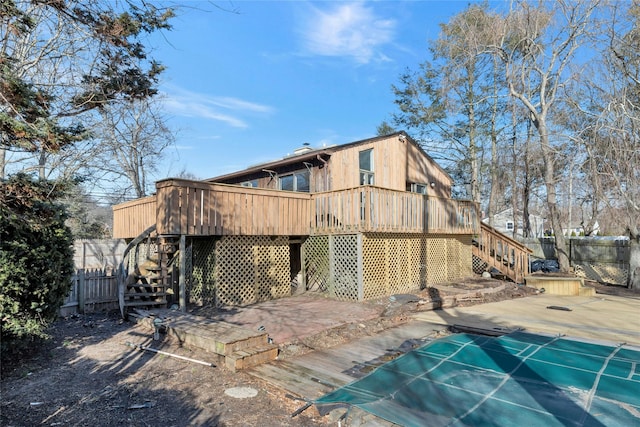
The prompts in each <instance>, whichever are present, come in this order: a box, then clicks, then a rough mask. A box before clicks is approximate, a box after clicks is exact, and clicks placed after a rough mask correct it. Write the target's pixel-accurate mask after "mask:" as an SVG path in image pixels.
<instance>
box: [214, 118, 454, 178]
mask: <svg viewBox="0 0 640 427" xmlns="http://www.w3.org/2000/svg"><path fill="white" fill-rule="evenodd" d="M394 136H397V137H399V136H404V137H405V138H406V139H407V140H408V141H409V142H410V143H411V144H413V145H414V146H415V147H416V148H417V149H418V150H420V152H421V153H422V154H423V155H424V156H425V157H427V158H428V159H429V160H430V161H431V162H432V163H433V164H434V165H435V166H436V167H437V168H438V169H439V170H440V171H441V172H442V173H443V174H444V175H445V176H446V177H447V178H449V179H450V180H451V182H452V183H453V178H452V177H451V175H449V173H448V172H447V171H446V170H444V169H443V168H442V166H440V165H439V164H438V163H437V162H436V161H435V160H433V158H432V157H431V156H430V155H428V154H427V152H426V151H424V149H423V148H422V147H421V146H420V144H418V143H417V142H416V141H415V140H414V139H413V138H411V136H409V135H408V134H407V133H406V132H405V131H403V130H402V131H398V132H394V133H390V134H388V135H379V136H374V137H371V138H367V139H361V140H359V141H354V142H347V143H345V144H341V145H334V146H332V147H323V148H319V149H315V150H313V149H312V150H311V151H307V152H306V153H304V154H299V155H292V156H289V157H285V158H283V159H280V160H274V161H270V162H266V163H262V164H259V165H255V166H251V167H248V168H246V169H243V170H240V171H236V172H231V173H228V174H225V175H219V176H215V177H213V178H208V179H205V180H204V181H207V182H215V181H221V180H226V179H231V178H236V177H238V176H242V175H248V174H251V173H257V172H262V170H263V169H271V168H278V167H282V166H287V165H290V164H294V163H298V162H301V161H305V160H310V159H315V158H316V157H317V156H318V155H324V156H327V157H331V154H333V153H334V152H336V151H340V150H344V149H347V148H351V147H355V146H358V145H364V144H369V143H372V142H376V141H380V140H383V139H389V138H391V137H394Z"/></svg>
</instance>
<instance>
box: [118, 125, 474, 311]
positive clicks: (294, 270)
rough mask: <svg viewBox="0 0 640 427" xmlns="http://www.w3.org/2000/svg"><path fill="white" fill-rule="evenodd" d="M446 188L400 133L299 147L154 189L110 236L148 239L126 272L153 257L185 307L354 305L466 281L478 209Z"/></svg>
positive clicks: (437, 170)
mask: <svg viewBox="0 0 640 427" xmlns="http://www.w3.org/2000/svg"><path fill="white" fill-rule="evenodd" d="M451 186H452V179H451V177H450V176H449V175H448V174H447V173H446V172H445V171H444V170H443V169H442V168H441V167H440V166H438V165H437V164H436V163H435V162H434V161H433V160H432V159H431V158H430V157H429V156H428V155H427V154H426V153H425V152H424V151H423V150H422V149H421V148H420V147H419V146H418V145H417V144H416V143H415V142H414V141H413V140H412V139H411V138H410V137H409V136H408V135H406V134H405V133H404V132H398V133H394V134H391V135H387V136H381V137H375V138H370V139H366V140H362V141H356V142H353V143H349V144H344V145H339V146H332V147H323V148H320V149H312V148H310V147H308V146H303V147H301V148H300V149H298V150H296V151H295V152H294V154H293V155H290V156H286V157H284V158H282V159H279V160H276V161H273V162H269V163H265V164H261V165H257V166H253V167H250V168H247V169H245V170H242V171H238V172H234V173H231V174H227V175H224V176H219V177H216V178H212V179H208V180H204V181H189V180H182V179H166V180H162V181H159V182H157V183H156V188H157V192H156V194H155V195H154V196H150V197H147V198H144V199H139V200H136V201H132V202H127V203H123V204H121V205H117V206H115V207H114V237H120V238H127V239H134V238H136V237H139V236H141V235H142V233H143V232H144V231H145V230H147V232H148V237H147V238H146V240H144V239H140V238H138V239H137V240H138V242H137V243H140V242H141V244H139V245H137V249H136V251H134V252H135V253H136V254H138V255H136V256H133V257H132V258H131V263H130V265H131V267H130V268H133V267H134V266H135V265H136V264H137V263H139V262H141V259H142V258H145V257H151V256H153V258H155V259H157V260H158V263H159V267H158V270H159V272H160V276H162V277H163V283H164V284H165V287H166V288H167V291H168V290H169V289H171V290H172V291H173V294H174V295H175V297H174V299H175V300H176V301H178V298H177V295H180V299H179V302H180V305H181V306H183V307H184V306H185V305H186V304H187V303H196V304H214V305H217V306H222V305H245V304H251V303H255V302H259V301H265V300H270V299H276V298H282V297H286V296H289V295H291V294H292V293H294V292H296V291H302V290H304V291H307V290H309V291H318V292H322V293H324V294H326V295H328V296H330V297H333V298H336V299H340V300H354V301H361V300H366V299H371V298H377V297H381V296H385V295H391V294H394V293H401V292H410V291H412V290H416V289H420V288H424V287H425V286H428V285H429V284H433V283H440V282H446V281H450V280H454V279H456V278H460V277H464V276H467V275H470V274H471V273H472V236H473V234H474V233H477V232H478V230H479V227H480V226H479V221H478V216H477V212H478V209H477V206H476V205H475V204H473V203H472V202H468V201H459V200H453V199H451ZM150 226H155V227H154V229H149V227H150ZM145 242H146V243H145ZM170 293H171V292H169V294H170ZM160 301H161V302H162V300H160Z"/></svg>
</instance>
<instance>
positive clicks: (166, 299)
mask: <svg viewBox="0 0 640 427" xmlns="http://www.w3.org/2000/svg"><path fill="white" fill-rule="evenodd" d="M154 232H155V226H153V227H150V228H148V229H147V230H145V232H144V233H142V234H141V235H140V236H138V237H137V238H136V239H134V240H133V241H132V242H131V243H130V244H129V245H128V246H127V249H126V250H125V253H124V258H123V259H124V261H123V265H122V266H121V270H120V275H119V283H118V288H119V295H118V297H119V298H118V299H119V303H120V313H121V314H122V317H124V318H126V317H127V315H128V313H129V311H130V310H131V309H132V308H156V307H167V305H170V304H173V302H174V301H175V298H174V295H176V293H177V289H175V288H176V286H175V283H174V281H175V280H174V278H176V277H177V273H176V270H177V267H176V265H175V263H174V262H173V261H174V260H175V259H176V258H177V252H178V251H177V246H178V243H177V242H176V239H174V238H173V237H172V236H154V235H153V234H154ZM145 240H146V242H147V244H148V245H149V246H150V245H151V244H154V245H155V246H156V247H157V252H156V254H155V255H153V256H150V257H148V258H147V259H143V260H139V259H138V260H136V261H135V262H133V263H132V264H133V265H129V253H130V252H131V250H132V249H134V248H135V247H136V246H137V245H140V244H143V243H144V241H145Z"/></svg>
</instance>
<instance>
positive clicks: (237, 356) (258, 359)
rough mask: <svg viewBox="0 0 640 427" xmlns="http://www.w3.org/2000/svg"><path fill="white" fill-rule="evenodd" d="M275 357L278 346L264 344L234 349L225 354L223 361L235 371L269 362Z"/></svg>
mask: <svg viewBox="0 0 640 427" xmlns="http://www.w3.org/2000/svg"><path fill="white" fill-rule="evenodd" d="M277 357H278V346H277V345H275V344H266V345H263V346H258V347H250V348H245V349H243V350H238V351H235V352H233V353H231V354H230V355H228V356H225V358H224V363H225V366H226V367H227V368H229V369H230V370H231V371H233V372H236V371H238V370H240V369H246V368H249V367H251V366H257V365H261V364H263V363H266V362H271V361H272V360H276V358H277Z"/></svg>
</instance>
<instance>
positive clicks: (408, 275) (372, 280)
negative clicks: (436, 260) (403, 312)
mask: <svg viewBox="0 0 640 427" xmlns="http://www.w3.org/2000/svg"><path fill="white" fill-rule="evenodd" d="M425 248H426V239H425V238H424V237H423V236H416V235H411V234H393V235H391V234H367V235H365V237H364V239H363V263H364V267H363V276H364V277H363V286H364V299H372V298H380V297H384V296H388V295H393V294H398V293H407V292H411V291H415V290H417V289H420V288H423V287H425V286H426V269H425V265H426V251H425Z"/></svg>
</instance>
